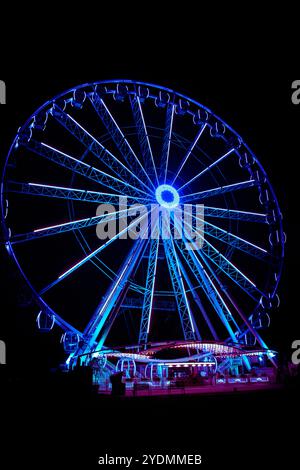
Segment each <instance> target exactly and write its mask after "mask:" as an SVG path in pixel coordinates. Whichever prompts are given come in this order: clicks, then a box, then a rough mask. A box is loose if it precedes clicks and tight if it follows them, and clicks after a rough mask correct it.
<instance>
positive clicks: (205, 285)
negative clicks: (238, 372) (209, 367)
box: [176, 241, 237, 342]
mask: <svg viewBox="0 0 300 470" xmlns="http://www.w3.org/2000/svg"><path fill="white" fill-rule="evenodd" d="M176 243H177V245H178V246H179V247H180V249H181V253H182V255H183V257H184V259H185V261H186V263H187V264H188V266H189V268H190V270H191V271H192V273H193V274H194V276H195V277H196V279H197V282H198V283H199V285H200V286H201V288H202V290H203V292H204V294H205V295H206V297H207V299H208V300H209V302H210V303H211V304H212V306H213V308H214V310H215V311H216V313H217V315H218V316H219V318H220V320H221V321H222V323H223V325H224V326H225V328H226V330H227V331H228V333H229V335H230V337H231V338H232V340H233V341H234V342H237V340H236V336H235V334H234V331H233V329H232V326H231V323H232V322H234V319H233V315H232V313H231V312H230V310H229V308H228V307H227V305H226V304H225V302H223V301H222V300H221V297H220V295H219V293H218V291H217V290H216V288H215V286H214V285H213V283H212V281H211V279H210V277H209V276H208V274H207V273H206V271H205V270H204V269H203V266H202V265H201V263H200V262H199V259H198V258H197V257H196V255H195V253H194V252H193V251H192V250H186V249H185V242H184V241H181V243H180V242H179V241H176Z"/></svg>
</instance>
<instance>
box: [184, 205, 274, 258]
mask: <svg viewBox="0 0 300 470" xmlns="http://www.w3.org/2000/svg"><path fill="white" fill-rule="evenodd" d="M192 217H193V218H194V219H196V220H200V221H201V222H202V223H204V232H205V234H207V235H210V236H211V237H213V238H216V239H217V240H220V241H221V242H224V243H226V244H227V245H230V246H233V247H234V248H237V249H238V250H241V251H243V252H244V253H247V254H248V255H251V256H254V257H255V258H258V259H262V260H264V259H266V258H267V257H268V256H269V253H268V252H267V250H265V249H264V248H261V247H260V246H257V245H254V243H251V242H249V241H248V240H245V239H244V238H241V237H238V236H237V235H234V234H233V233H230V232H228V231H226V230H224V229H222V228H221V227H218V226H217V225H214V224H211V223H210V222H207V220H205V219H201V218H200V217H197V216H196V215H195V214H192Z"/></svg>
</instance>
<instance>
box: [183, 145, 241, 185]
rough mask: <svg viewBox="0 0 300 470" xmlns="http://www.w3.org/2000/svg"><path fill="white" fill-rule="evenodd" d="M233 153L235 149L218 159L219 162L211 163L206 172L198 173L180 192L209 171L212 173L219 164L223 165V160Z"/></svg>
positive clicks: (205, 169)
mask: <svg viewBox="0 0 300 470" xmlns="http://www.w3.org/2000/svg"><path fill="white" fill-rule="evenodd" d="M233 152H235V149H234V148H232V149H231V150H229V151H228V152H226V153H225V154H224V155H222V157H220V158H218V160H216V161H215V162H213V163H211V164H210V165H208V166H207V167H206V168H204V170H202V171H201V172H200V173H198V174H197V175H196V176H194V177H193V178H191V179H190V180H189V181H187V182H186V183H185V184H183V185H182V186H181V187H180V188H179V189H178V191H181V190H182V189H183V188H185V187H186V186H188V185H189V184H191V183H193V182H194V181H196V180H197V179H198V178H200V176H202V175H204V174H205V173H207V172H208V171H210V170H211V169H212V168H214V167H215V166H216V165H218V164H219V163H221V162H222V161H223V160H225V158H227V157H228V156H229V155H231V154H232V153H233Z"/></svg>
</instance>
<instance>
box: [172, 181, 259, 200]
mask: <svg viewBox="0 0 300 470" xmlns="http://www.w3.org/2000/svg"><path fill="white" fill-rule="evenodd" d="M257 184H258V183H257V182H256V181H255V180H249V181H242V182H241V183H233V184H228V185H227V186H219V187H218V188H213V189H207V190H206V191H201V192H199V193H193V194H186V195H184V196H182V197H181V200H182V201H184V203H185V204H186V203H190V202H193V201H203V200H204V199H207V198H209V197H214V196H221V195H222V194H226V193H230V192H232V191H238V190H241V189H247V188H252V187H253V186H256V185H257Z"/></svg>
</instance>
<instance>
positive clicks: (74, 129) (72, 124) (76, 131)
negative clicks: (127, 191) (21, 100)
mask: <svg viewBox="0 0 300 470" xmlns="http://www.w3.org/2000/svg"><path fill="white" fill-rule="evenodd" d="M52 115H53V117H54V118H55V119H56V120H57V121H58V122H59V123H60V124H61V125H62V126H63V127H64V128H65V129H67V130H68V131H69V132H70V133H71V134H72V135H73V136H74V137H75V138H76V139H77V140H79V142H81V143H82V145H84V147H85V148H86V149H87V150H88V151H89V152H91V153H93V154H94V155H95V157H97V158H98V159H99V160H100V161H101V162H102V163H103V164H104V165H106V166H107V167H108V168H109V169H110V170H112V171H113V172H114V173H115V174H116V175H117V176H119V177H120V178H118V179H121V180H122V181H123V182H124V181H127V180H128V181H129V182H130V184H131V185H132V186H134V185H136V184H137V183H138V184H142V185H143V186H144V187H146V188H147V189H148V190H149V187H148V186H147V185H145V184H144V183H143V182H142V181H141V179H140V178H138V176H136V175H135V174H134V173H133V172H132V171H131V169H129V168H127V166H126V165H124V164H123V163H122V162H121V161H120V160H119V159H118V158H117V157H116V156H115V155H113V154H112V153H111V152H110V151H109V150H107V149H106V148H105V147H104V146H103V145H102V144H101V143H100V142H99V141H98V140H97V139H96V138H95V137H93V136H92V135H91V134H90V133H89V132H88V131H87V130H86V129H84V127H82V126H81V125H80V124H79V123H78V122H77V121H76V120H75V119H74V118H72V116H70V115H69V114H67V113H65V112H64V111H62V110H61V109H60V108H58V107H57V106H54V107H53V109H52Z"/></svg>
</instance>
